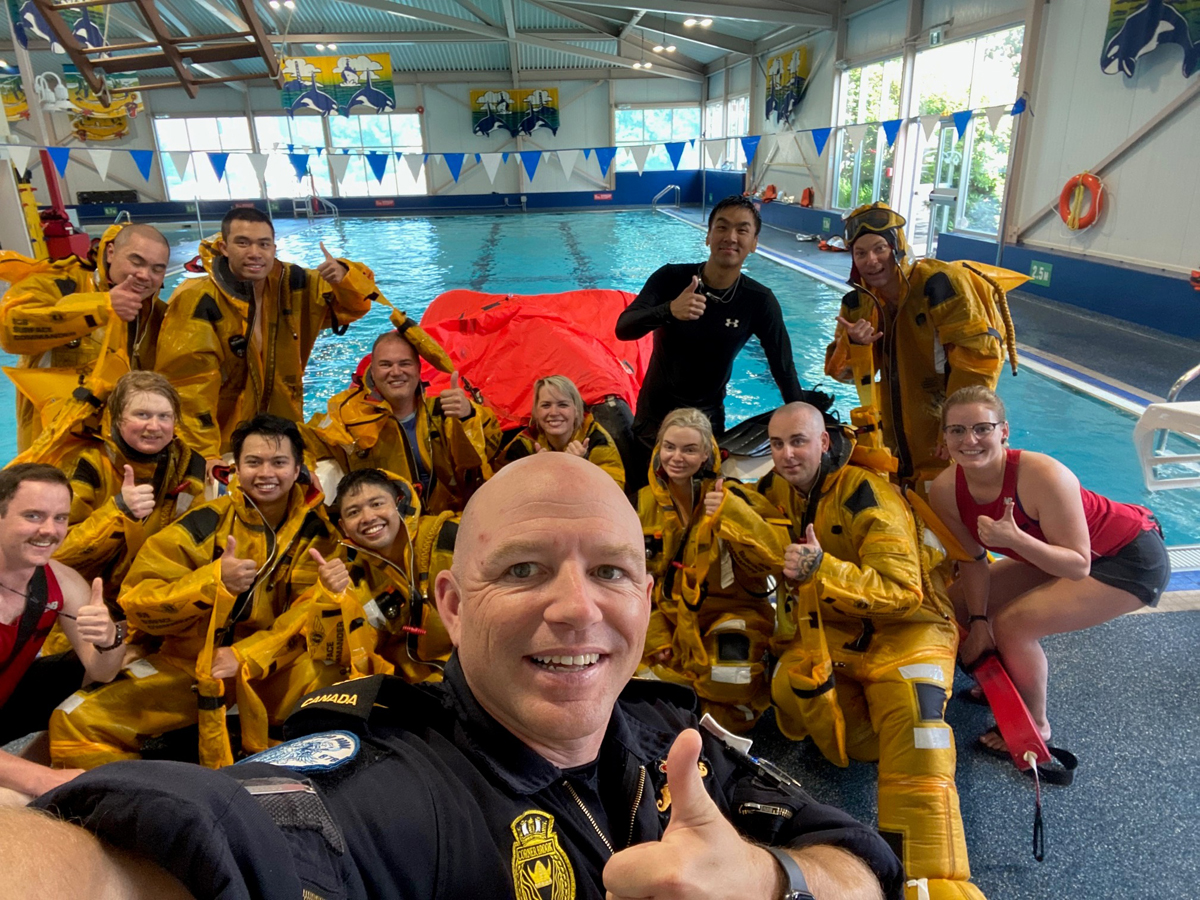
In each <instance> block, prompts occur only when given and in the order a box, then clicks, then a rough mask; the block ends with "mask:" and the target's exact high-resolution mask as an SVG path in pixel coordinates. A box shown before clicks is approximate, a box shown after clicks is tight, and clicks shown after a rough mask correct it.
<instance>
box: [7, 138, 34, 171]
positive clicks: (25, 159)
mask: <svg viewBox="0 0 1200 900" xmlns="http://www.w3.org/2000/svg"><path fill="white" fill-rule="evenodd" d="M31 153H33V148H32V147H26V146H25V145H24V144H9V146H8V155H9V156H10V157H12V161H13V165H14V166H16V167H17V171H18V172H20V173H21V175H22V176H24V175H25V170H26V169H28V168H29V155H30V154H31Z"/></svg>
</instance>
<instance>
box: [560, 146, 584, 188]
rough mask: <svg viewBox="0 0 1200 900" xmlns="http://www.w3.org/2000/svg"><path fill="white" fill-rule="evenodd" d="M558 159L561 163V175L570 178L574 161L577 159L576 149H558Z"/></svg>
mask: <svg viewBox="0 0 1200 900" xmlns="http://www.w3.org/2000/svg"><path fill="white" fill-rule="evenodd" d="M558 161H559V163H561V164H562V169H563V175H565V176H566V178H567V180H568V181H570V180H571V173H572V172H574V171H575V163H576V162H578V161H579V151H578V150H559V151H558Z"/></svg>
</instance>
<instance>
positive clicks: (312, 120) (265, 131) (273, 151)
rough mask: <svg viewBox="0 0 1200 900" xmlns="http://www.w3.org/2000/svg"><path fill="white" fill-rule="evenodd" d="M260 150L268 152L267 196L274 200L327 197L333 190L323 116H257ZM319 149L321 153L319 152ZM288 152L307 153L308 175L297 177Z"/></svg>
mask: <svg viewBox="0 0 1200 900" xmlns="http://www.w3.org/2000/svg"><path fill="white" fill-rule="evenodd" d="M254 130H255V131H256V132H257V133H258V146H259V149H260V150H261V151H262V152H263V153H266V154H267V171H266V175H265V181H266V182H267V196H268V197H270V198H271V199H273V200H274V199H277V198H286V197H311V196H313V195H314V194H315V195H318V196H322V197H328V196H330V195H332V193H333V186H332V184H331V183H330V180H329V164H328V163H327V162H326V161H325V156H324V150H325V127H324V125H323V119H322V118H321V117H320V116H295V117H292V118H289V117H288V116H282V115H281V116H255V117H254ZM318 151H320V152H318ZM288 153H308V154H309V158H308V174H307V175H305V176H304V178H303V179H300V180H297V179H296V170H295V169H293V168H292V163H291V160H290V159H288Z"/></svg>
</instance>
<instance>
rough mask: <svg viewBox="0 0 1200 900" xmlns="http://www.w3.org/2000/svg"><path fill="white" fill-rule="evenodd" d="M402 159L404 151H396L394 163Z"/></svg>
mask: <svg viewBox="0 0 1200 900" xmlns="http://www.w3.org/2000/svg"><path fill="white" fill-rule="evenodd" d="M403 158H404V151H403V150H397V151H396V162H399V161H400V160H401V159H403Z"/></svg>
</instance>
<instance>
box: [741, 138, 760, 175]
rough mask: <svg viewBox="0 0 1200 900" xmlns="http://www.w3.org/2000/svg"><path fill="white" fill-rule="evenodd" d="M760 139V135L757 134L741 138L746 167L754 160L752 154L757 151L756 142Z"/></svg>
mask: <svg viewBox="0 0 1200 900" xmlns="http://www.w3.org/2000/svg"><path fill="white" fill-rule="evenodd" d="M761 140H762V135H758V134H754V135H750V136H749V137H744V138H742V152H743V153H745V154H746V165H747V167H748V166H749V165H750V163H752V162H754V154H755V153H757V152H758V142H759V141H761Z"/></svg>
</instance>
